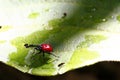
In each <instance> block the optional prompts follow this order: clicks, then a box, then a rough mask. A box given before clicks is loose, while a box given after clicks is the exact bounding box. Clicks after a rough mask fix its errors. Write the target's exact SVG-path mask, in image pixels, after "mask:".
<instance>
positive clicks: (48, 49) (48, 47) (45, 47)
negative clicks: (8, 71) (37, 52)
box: [40, 44, 53, 53]
mask: <svg viewBox="0 0 120 80" xmlns="http://www.w3.org/2000/svg"><path fill="white" fill-rule="evenodd" d="M40 48H41V51H43V52H48V53H50V52H52V51H53V48H52V46H51V45H50V44H41V45H40Z"/></svg>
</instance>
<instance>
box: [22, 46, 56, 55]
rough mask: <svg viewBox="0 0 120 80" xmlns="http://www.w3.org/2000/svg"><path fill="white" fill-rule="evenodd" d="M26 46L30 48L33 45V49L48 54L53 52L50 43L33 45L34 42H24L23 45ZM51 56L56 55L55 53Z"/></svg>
mask: <svg viewBox="0 0 120 80" xmlns="http://www.w3.org/2000/svg"><path fill="white" fill-rule="evenodd" d="M24 46H25V47H26V48H30V47H34V49H35V50H38V51H39V53H43V56H44V53H48V54H52V52H53V48H52V46H51V45H50V44H39V45H34V44H30V45H28V44H25V45H24ZM52 55H53V56H55V57H57V56H56V55H54V54H52Z"/></svg>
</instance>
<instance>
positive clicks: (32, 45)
mask: <svg viewBox="0 0 120 80" xmlns="http://www.w3.org/2000/svg"><path fill="white" fill-rule="evenodd" d="M24 46H25V47H26V48H29V47H38V46H39V45H34V44H30V45H28V44H25V45H24Z"/></svg>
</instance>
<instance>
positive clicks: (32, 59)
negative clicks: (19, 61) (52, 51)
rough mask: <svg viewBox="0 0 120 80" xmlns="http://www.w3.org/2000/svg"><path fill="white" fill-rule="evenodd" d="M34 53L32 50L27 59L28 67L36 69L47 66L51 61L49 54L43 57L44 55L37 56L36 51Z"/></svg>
mask: <svg viewBox="0 0 120 80" xmlns="http://www.w3.org/2000/svg"><path fill="white" fill-rule="evenodd" d="M33 52H34V50H33V49H32V50H30V51H29V52H28V54H27V56H26V57H25V63H26V65H28V66H29V67H31V68H36V67H40V66H42V65H45V64H49V62H48V61H49V60H50V59H51V58H50V56H49V54H45V56H43V54H37V52H38V51H35V52H34V53H33Z"/></svg>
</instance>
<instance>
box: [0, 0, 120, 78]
mask: <svg viewBox="0 0 120 80" xmlns="http://www.w3.org/2000/svg"><path fill="white" fill-rule="evenodd" d="M119 2H120V1H119V0H116V1H114V0H111V1H109V0H100V1H96V0H91V1H89V0H71V1H60V0H58V1H56V2H54V1H53V2H51V3H49V0H48V2H46V1H41V0H38V1H36V0H32V1H25V0H19V1H9V0H8V1H6V3H4V1H1V2H0V4H1V5H0V6H1V8H2V9H4V11H2V13H3V14H1V15H0V17H1V20H0V23H1V25H2V26H3V27H2V28H0V61H2V62H4V63H6V64H8V65H10V66H12V67H15V68H16V69H18V70H20V71H22V72H26V73H29V74H32V75H38V76H51V75H57V74H62V73H65V72H67V71H69V70H72V69H76V68H80V67H84V66H86V65H91V64H94V63H97V62H99V61H106V60H107V61H111V60H114V61H119V57H120V56H119V54H118V52H120V49H119V47H120V46H119V45H120V43H119V41H120V38H119V37H120V28H119V22H118V21H117V20H118V19H119V16H117V17H116V15H119V10H118V9H116V6H117V7H119V4H118V3H119ZM63 3H64V4H63ZM111 3H112V5H111ZM3 4H4V5H3ZM16 4H19V5H16ZM6 7H7V8H6ZM117 10H118V11H117ZM114 11H115V12H114ZM8 12H9V13H8ZM39 13H40V14H39ZM65 13H66V15H65ZM6 16H7V17H6ZM15 18H16V19H15ZM116 19H117V20H116ZM5 25H7V26H5ZM11 26H12V27H11ZM26 43H27V44H42V43H49V44H51V45H52V47H53V49H54V50H53V52H52V54H54V55H56V56H58V57H55V56H52V55H50V54H47V53H45V56H44V57H43V54H42V53H40V54H37V53H39V51H37V50H34V48H25V46H24V44H26Z"/></svg>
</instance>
